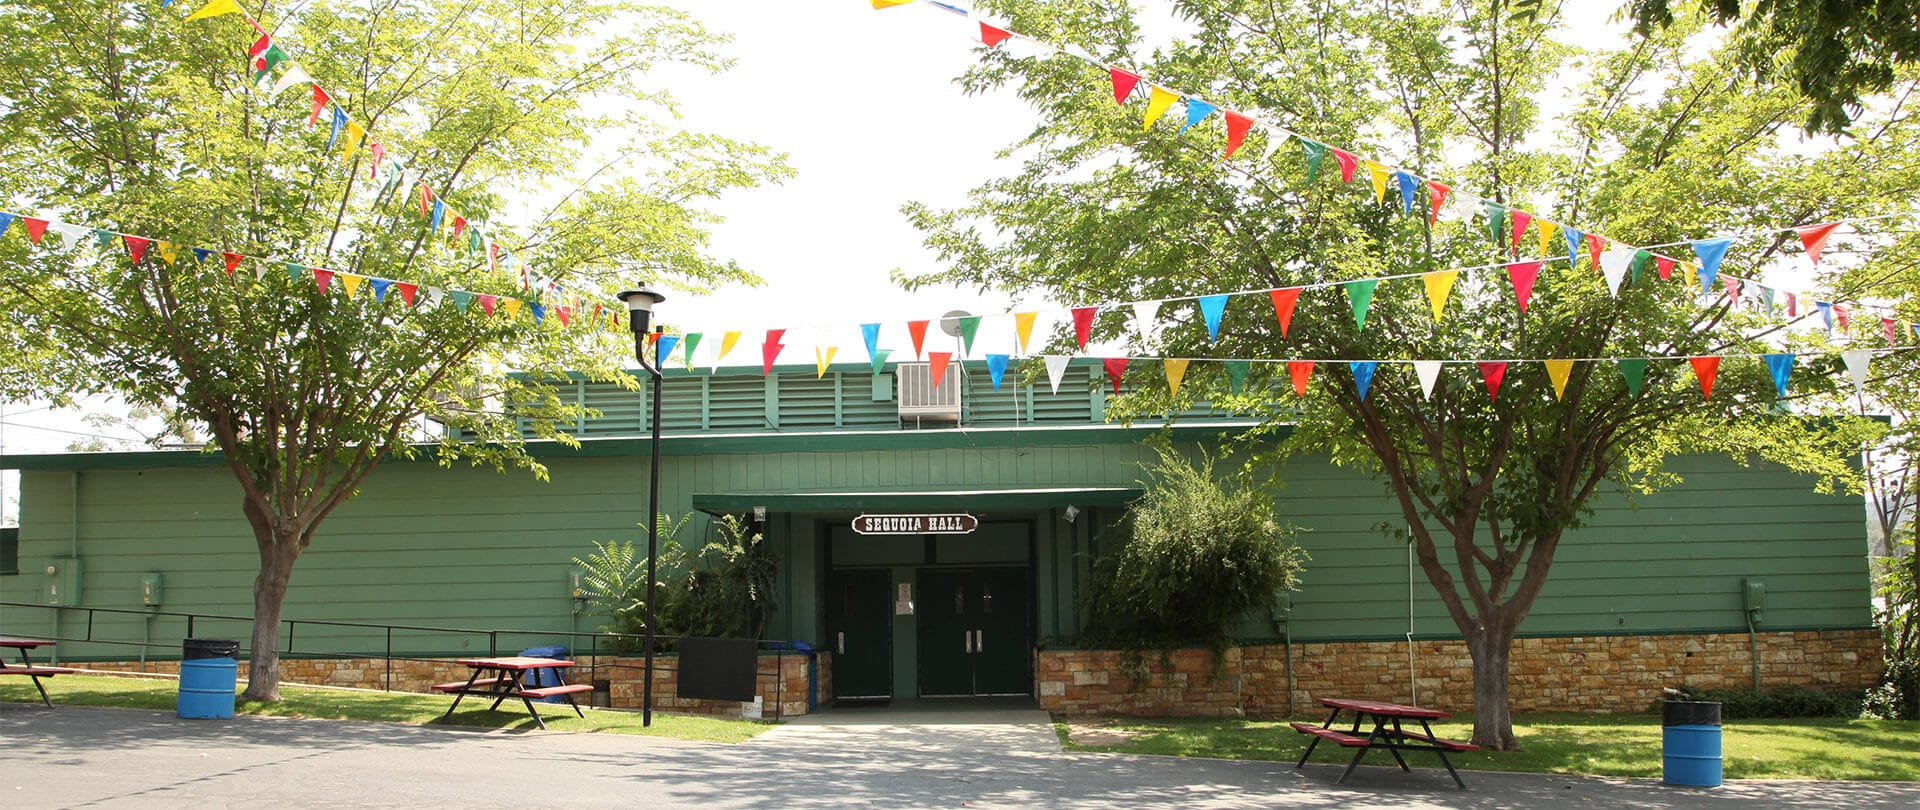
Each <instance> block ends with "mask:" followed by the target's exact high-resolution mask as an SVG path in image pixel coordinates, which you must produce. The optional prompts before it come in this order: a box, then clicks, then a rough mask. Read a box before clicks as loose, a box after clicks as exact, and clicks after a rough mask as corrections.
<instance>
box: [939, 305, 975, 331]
mask: <svg viewBox="0 0 1920 810" xmlns="http://www.w3.org/2000/svg"><path fill="white" fill-rule="evenodd" d="M970 317H973V313H971V312H968V311H966V310H964V309H956V310H954V311H952V312H949V313H947V314H945V315H942V316H940V331H942V332H945V333H947V334H949V335H952V336H954V337H959V336H960V319H961V318H970Z"/></svg>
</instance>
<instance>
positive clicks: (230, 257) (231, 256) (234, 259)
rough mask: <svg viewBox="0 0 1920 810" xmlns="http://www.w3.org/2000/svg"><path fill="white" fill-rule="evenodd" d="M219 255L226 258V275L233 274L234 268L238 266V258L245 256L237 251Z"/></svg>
mask: <svg viewBox="0 0 1920 810" xmlns="http://www.w3.org/2000/svg"><path fill="white" fill-rule="evenodd" d="M220 255H222V256H225V257H226V259H227V275H229V276H231V275H233V271H234V268H237V267H239V266H240V260H241V259H243V258H246V257H244V256H241V255H240V254H238V253H222V254H220Z"/></svg>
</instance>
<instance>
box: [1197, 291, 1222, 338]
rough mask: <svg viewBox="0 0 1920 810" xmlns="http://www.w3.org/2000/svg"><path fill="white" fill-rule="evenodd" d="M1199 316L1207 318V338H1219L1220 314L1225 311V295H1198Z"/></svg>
mask: <svg viewBox="0 0 1920 810" xmlns="http://www.w3.org/2000/svg"><path fill="white" fill-rule="evenodd" d="M1199 304H1200V317H1202V318H1206V319H1207V339H1208V340H1212V341H1218V340H1219V339H1220V316H1221V315H1222V314H1224V313H1225V312H1226V311H1227V297H1226V296H1224V295H1203V296H1200V300H1199Z"/></svg>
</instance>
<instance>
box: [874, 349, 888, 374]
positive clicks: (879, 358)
mask: <svg viewBox="0 0 1920 810" xmlns="http://www.w3.org/2000/svg"><path fill="white" fill-rule="evenodd" d="M891 354H893V350H892V349H881V350H879V351H877V352H874V353H873V355H872V356H871V357H870V358H869V359H870V360H871V361H872V362H873V373H875V374H879V373H880V372H882V371H885V370H886V368H887V357H888V356H889V355H891Z"/></svg>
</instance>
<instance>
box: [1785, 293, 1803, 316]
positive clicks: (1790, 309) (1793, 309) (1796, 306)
mask: <svg viewBox="0 0 1920 810" xmlns="http://www.w3.org/2000/svg"><path fill="white" fill-rule="evenodd" d="M1787 317H1789V318H1798V317H1800V296H1798V295H1794V294H1793V293H1787Z"/></svg>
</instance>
